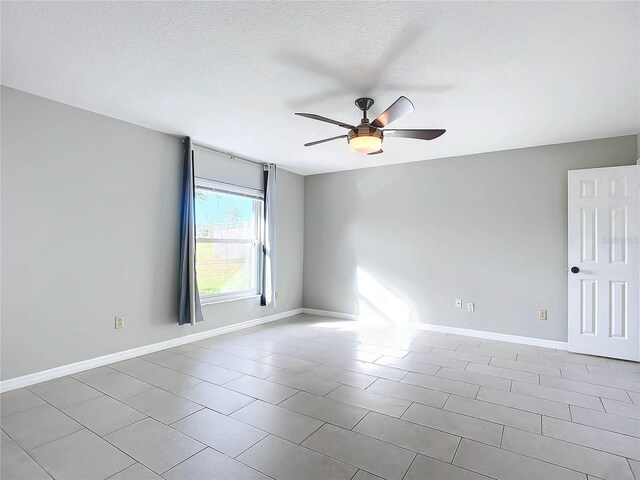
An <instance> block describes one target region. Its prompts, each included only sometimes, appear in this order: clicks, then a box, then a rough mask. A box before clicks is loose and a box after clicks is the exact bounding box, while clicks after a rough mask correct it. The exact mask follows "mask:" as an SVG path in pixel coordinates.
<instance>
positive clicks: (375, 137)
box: [296, 97, 446, 155]
mask: <svg viewBox="0 0 640 480" xmlns="http://www.w3.org/2000/svg"><path fill="white" fill-rule="evenodd" d="M356 105H357V106H358V108H359V109H360V110H362V120H361V121H360V124H359V125H357V126H354V125H351V124H349V123H344V122H339V121H337V120H332V119H330V118H326V117H321V116H320V115H315V114H313V113H296V115H299V116H301V117H307V118H311V119H313V120H320V121H321V122H327V123H332V124H334V125H338V126H339V127H342V128H346V129H348V130H349V132H348V133H347V134H346V135H338V136H336V137H330V138H325V139H323V140H317V141H315V142H310V143H305V144H304V146H305V147H311V146H313V145H318V144H320V143H325V142H331V141H332V140H338V139H339V138H346V139H347V141H348V142H349V148H350V149H351V150H352V151H354V152H358V153H362V154H366V155H376V154H378V153H382V140H383V139H384V137H402V138H417V139H419V140H433V139H434V138H438V137H439V136H440V135H442V134H443V133H444V132H446V130H425V129H403V130H398V129H388V128H387V129H384V130H383V128H384V127H386V126H387V125H389V124H390V123H391V122H393V121H395V120H398V119H399V118H402V117H404V116H405V115H407V114H409V113H411V112H413V103H411V101H410V100H409V99H408V98H407V97H400V98H398V99H397V100H396V101H395V102H393V103H392V104H391V106H389V108H387V109H386V110H385V111H384V112H382V113H381V114H380V115H378V118H376V119H375V120H374V121H373V122H370V121H369V119H368V118H367V112H368V111H369V109H370V108H371V107H372V106H373V99H372V98H358V99H357V100H356Z"/></svg>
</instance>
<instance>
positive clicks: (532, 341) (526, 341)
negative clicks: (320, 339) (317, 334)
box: [302, 308, 567, 350]
mask: <svg viewBox="0 0 640 480" xmlns="http://www.w3.org/2000/svg"><path fill="white" fill-rule="evenodd" d="M302 312H303V313H307V314H309V315H318V316H322V317H332V318H340V319H343V320H358V319H359V315H356V314H353V313H342V312H331V311H328V310H317V309H314V308H303V309H302ZM413 327H414V328H417V329H419V330H430V331H433V332H440V333H451V334H454V335H464V336H465V337H476V338H484V339H486V340H497V341H500V342H510V343H520V344H523V345H531V346H534V347H546V348H555V349H557V350H566V349H567V342H559V341H557V340H545V339H543V338H533V337H520V336H518V335H509V334H506V333H495V332H486V331H483V330H471V329H469V328H458V327H447V326H444V325H434V324H432V323H416V324H414V325H413Z"/></svg>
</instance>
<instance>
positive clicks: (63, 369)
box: [0, 308, 304, 393]
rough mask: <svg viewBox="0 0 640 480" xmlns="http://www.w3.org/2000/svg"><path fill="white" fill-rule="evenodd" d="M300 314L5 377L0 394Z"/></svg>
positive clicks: (280, 315) (281, 315)
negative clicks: (13, 376) (18, 375)
mask: <svg viewBox="0 0 640 480" xmlns="http://www.w3.org/2000/svg"><path fill="white" fill-rule="evenodd" d="M303 311H304V309H302V308H296V309H294V310H288V311H286V312H281V313H275V314H273V315H267V316H266V317H260V318H255V319H253V320H247V321H246V322H240V323H234V324H233V325H226V326H224V327H219V328H214V329H211V330H206V331H204V332H198V333H193V334H191V335H185V336H183V337H178V338H172V339H170V340H165V341H164V342H159V343H153V344H151V345H144V346H142V347H137V348H132V349H130V350H124V351H122V352H116V353H110V354H109V355H103V356H102V357H96V358H91V359H89V360H83V361H81V362H76V363H70V364H68V365H62V366H60V367H55V368H50V369H49V370H43V371H41V372H36V373H30V374H28V375H23V376H21V377H16V378H9V379H7V380H3V381H0V393H2V392H8V391H10V390H15V389H16V388H21V387H27V386H29V385H34V384H36V383H40V382H46V381H47V380H53V379H55V378H60V377H64V376H66V375H71V374H74V373H78V372H82V371H85V370H90V369H92V368H96V367H102V366H104V365H108V364H110V363H115V362H120V361H122V360H128V359H130V358H134V357H139V356H140V355H146V354H148V353H153V352H157V351H159V350H165V349H167V348H173V347H177V346H179V345H184V344H185V343H191V342H197V341H198V340H204V339H205V338H210V337H215V336H218V335H223V334H225V333H230V332H235V331H236V330H242V329H244V328H249V327H254V326H256V325H261V324H263V323H268V322H275V321H276V320H281V319H283V318H287V317H291V316H293V315H298V314H300V313H303Z"/></svg>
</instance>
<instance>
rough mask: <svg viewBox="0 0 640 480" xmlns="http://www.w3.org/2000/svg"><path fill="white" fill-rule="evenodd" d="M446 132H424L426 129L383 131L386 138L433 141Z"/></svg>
mask: <svg viewBox="0 0 640 480" xmlns="http://www.w3.org/2000/svg"><path fill="white" fill-rule="evenodd" d="M444 132H446V130H424V129H407V130H397V129H396V130H393V129H392V130H383V131H382V133H383V134H384V136H385V137H401V138H417V139H418V140H433V139H434V138H438V137H439V136H440V135H442V134H443V133H444Z"/></svg>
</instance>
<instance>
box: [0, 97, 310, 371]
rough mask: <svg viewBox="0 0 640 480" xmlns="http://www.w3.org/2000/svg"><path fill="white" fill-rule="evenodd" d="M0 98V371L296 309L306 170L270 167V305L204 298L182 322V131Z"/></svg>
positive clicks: (299, 293)
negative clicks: (198, 312)
mask: <svg viewBox="0 0 640 480" xmlns="http://www.w3.org/2000/svg"><path fill="white" fill-rule="evenodd" d="M1 95H2V98H1V101H2V111H1V113H2V125H1V133H2V147H1V155H2V165H1V167H2V181H1V183H2V194H1V199H2V247H1V254H2V268H1V282H2V308H1V325H0V334H1V337H2V338H1V349H2V355H1V358H0V362H1V363H2V371H1V378H2V379H8V378H13V377H16V376H20V375H24V374H28V373H32V372H36V371H40V370H45V369H48V368H52V367H56V366H59V365H64V364H68V363H72V362H77V361H80V360H85V359H89V358H93V357H97V356H100V355H105V354H109V353H114V352H118V351H121V350H126V349H129V348H133V347H138V346H142V345H147V344H151V343H155V342H160V341H163V340H167V339H171V338H175V337H180V336H183V335H188V334H191V333H196V332H200V331H203V330H207V329H212V328H216V327H219V326H223V325H229V324H232V323H237V322H241V321H244V320H250V319H253V318H257V317H261V316H265V315H269V314H273V313H276V312H282V311H286V310H291V309H295V308H299V307H301V306H302V260H303V256H302V252H303V214H304V180H303V177H301V176H299V175H296V174H293V173H290V172H287V171H284V170H280V171H279V173H278V212H277V213H278V220H277V221H278V225H277V228H278V242H277V248H278V249H279V251H280V252H286V255H284V254H281V255H280V257H279V263H278V270H277V274H278V278H277V282H278V286H277V288H278V291H279V298H278V308H277V309H275V310H273V309H265V308H261V307H260V306H259V305H258V303H259V302H258V300H257V299H251V300H239V301H234V302H228V303H222V304H216V305H208V306H206V307H204V313H205V320H206V321H205V322H204V323H202V324H198V325H197V326H195V327H191V326H185V327H179V326H178V325H177V324H176V311H177V288H178V282H177V266H178V258H177V252H178V231H179V230H178V225H179V202H180V182H181V178H182V168H181V158H180V157H181V153H180V152H181V150H180V144H179V141H178V140H177V139H176V138H175V137H172V136H169V135H165V134H162V133H158V132H155V131H152V130H148V129H145V128H141V127H138V126H135V125H132V124H128V123H125V122H121V121H118V120H114V119H112V118H108V117H105V116H101V115H97V114H94V113H90V112H87V111H84V110H80V109H77V108H73V107H69V106H66V105H63V104H60V103H57V102H53V101H50V100H47V99H44V98H41V97H36V96H33V95H29V94H26V93H24V92H20V91H17V90H13V89H10V88H6V87H2V90H1ZM118 314H122V315H124V316H125V325H126V326H125V328H124V329H123V330H115V329H114V316H115V315H118Z"/></svg>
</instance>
